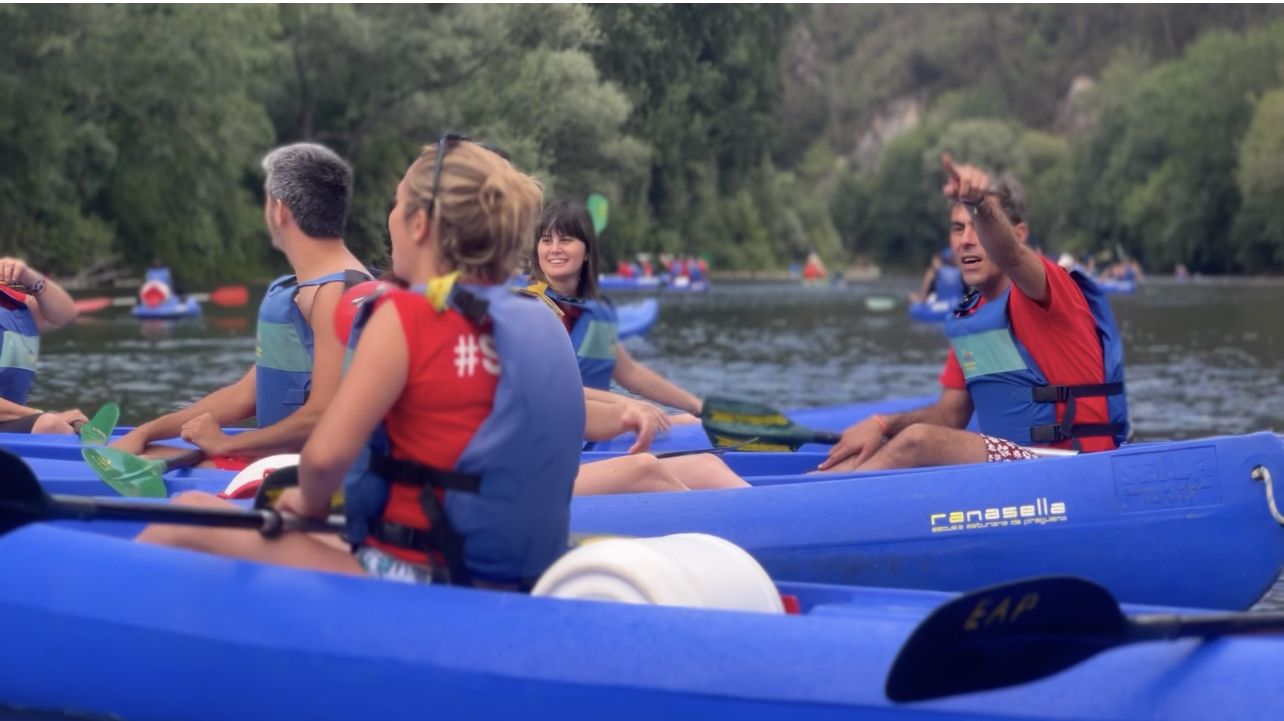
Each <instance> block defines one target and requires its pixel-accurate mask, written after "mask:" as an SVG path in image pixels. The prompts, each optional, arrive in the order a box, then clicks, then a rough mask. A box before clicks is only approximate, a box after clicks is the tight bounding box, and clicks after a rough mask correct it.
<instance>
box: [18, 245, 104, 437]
mask: <svg viewBox="0 0 1284 721" xmlns="http://www.w3.org/2000/svg"><path fill="white" fill-rule="evenodd" d="M76 315H77V312H76V305H75V303H74V302H72V300H71V296H69V295H67V291H65V290H63V289H62V286H60V285H58V284H57V283H55V282H53V281H52V280H50V279H48V278H46V277H45V276H43V275H41V274H40V273H38V272H36V270H35V269H34V268H32V267H31V266H29V265H27V264H26V263H25V262H24V261H22V260H20V259H18V258H9V257H5V258H0V331H2V332H3V340H2V341H0V433H71V432H72V427H71V424H73V423H77V422H79V423H84V422H85V421H86V420H87V419H86V418H85V415H84V414H83V413H81V412H80V411H78V410H70V411H61V412H57V413H45V412H44V411H42V410H40V409H38V408H32V407H30V406H28V405H27V396H28V395H30V393H31V385H32V383H34V382H35V379H36V362H37V361H38V360H39V358H40V333H41V332H42V331H45V330H52V329H54V328H61V327H63V326H64V325H66V324H68V323H70V322H71V321H73V320H75V319H76Z"/></svg>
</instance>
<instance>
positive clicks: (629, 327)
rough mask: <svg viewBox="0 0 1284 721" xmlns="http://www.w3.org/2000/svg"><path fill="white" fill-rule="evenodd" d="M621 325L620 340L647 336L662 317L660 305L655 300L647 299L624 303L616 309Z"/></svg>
mask: <svg viewBox="0 0 1284 721" xmlns="http://www.w3.org/2000/svg"><path fill="white" fill-rule="evenodd" d="M615 312H616V315H617V317H618V319H619V324H620V326H619V327H620V338H629V337H631V336H640V335H646V332H647V331H649V330H651V326H653V325H655V319H656V318H658V317H659V316H660V303H659V301H657V300H656V299H655V298H645V299H643V300H640V301H638V302H636V303H623V304H621V305H619V306H617V307H616V309H615Z"/></svg>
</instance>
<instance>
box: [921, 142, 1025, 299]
mask: <svg viewBox="0 0 1284 721" xmlns="http://www.w3.org/2000/svg"><path fill="white" fill-rule="evenodd" d="M941 165H942V166H944V167H945V172H946V173H947V174H948V176H949V178H948V180H947V181H946V183H945V187H944V188H943V189H942V190H943V192H944V193H945V195H946V196H948V197H950V198H953V199H955V200H958V201H959V202H961V203H963V204H965V205H968V206H969V207H970V208H972V209H973V212H972V226H973V228H975V229H976V237H977V240H979V241H980V243H981V246H982V247H984V248H985V254H986V255H987V256H988V257H989V258H990V260H992V261H993V262H994V264H995V265H997V266H998V267H999V270H1001V271H1003V274H1004V275H1006V276H1007V277H1008V278H1010V279H1012V282H1013V283H1016V286H1017V287H1018V288H1020V289H1021V292H1022V293H1024V294H1026V295H1027V296H1028V297H1030V298H1032V299H1033V300H1035V301H1036V302H1038V303H1046V302H1047V301H1048V298H1049V297H1050V292H1049V290H1048V272H1047V269H1046V268H1044V266H1043V261H1042V260H1041V259H1040V258H1039V254H1038V253H1036V252H1034V251H1033V250H1030V248H1029V246H1027V245H1026V244H1025V224H1024V223H1022V224H1020V225H1019V226H1013V225H1012V223H1011V222H1010V221H1009V220H1008V217H1007V216H1006V215H1004V214H1003V210H1002V209H1001V208H1000V207H999V203H998V201H997V200H996V199H995V198H994V195H993V193H992V192H991V191H990V178H989V176H987V175H986V174H985V172H983V171H982V170H980V169H979V168H976V167H974V166H971V165H955V164H954V159H953V158H951V157H950V155H949V153H946V154H945V155H943V156H941Z"/></svg>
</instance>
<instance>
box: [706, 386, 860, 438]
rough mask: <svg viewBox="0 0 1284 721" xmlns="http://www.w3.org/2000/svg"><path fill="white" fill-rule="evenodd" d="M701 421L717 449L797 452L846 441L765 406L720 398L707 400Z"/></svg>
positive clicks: (713, 397) (835, 434) (837, 434)
mask: <svg viewBox="0 0 1284 721" xmlns="http://www.w3.org/2000/svg"><path fill="white" fill-rule="evenodd" d="M700 421H701V423H703V424H704V432H705V435H707V436H709V442H710V443H712V444H713V445H714V446H715V447H723V446H730V445H736V444H740V446H741V447H740V450H743V451H784V450H789V451H796V450H798V448H799V447H801V446H803V445H805V444H807V443H830V444H832V443H837V442H838V440H839V439H840V438H841V437H842V435H841V434H839V433H833V432H830V431H816V430H812V429H811V428H808V427H806V426H802V425H799V424H797V423H794V422H793V421H791V420H789V419H788V418H786V417H785V415H784V414H783V413H781V412H780V411H779V410H777V409H775V408H772V407H771V406H768V405H764V404H762V403H754V402H753V401H744V400H738V399H734V398H722V397H717V396H710V397H708V398H705V399H704V405H703V407H702V408H701V411H700ZM754 439H756V440H754Z"/></svg>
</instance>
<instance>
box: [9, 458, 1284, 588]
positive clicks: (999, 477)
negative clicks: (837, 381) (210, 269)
mask: <svg viewBox="0 0 1284 721" xmlns="http://www.w3.org/2000/svg"><path fill="white" fill-rule="evenodd" d="M5 445H6V447H8V448H9V450H11V451H12V452H14V453H18V454H20V455H22V456H23V457H24V459H25V460H26V461H27V463H28V464H29V465H31V466H32V468H33V470H34V471H35V472H36V475H37V477H39V478H40V479H41V481H42V483H43V485H44V486H45V488H46V489H47V490H49V491H50V492H56V493H71V494H77V495H107V494H111V493H112V491H111V490H110V489H109V488H108V487H107V486H106V485H105V484H103V483H102V482H101V481H99V480H98V479H97V478H96V477H95V476H93V475H92V473H91V472H90V470H89V468H88V467H87V466H86V465H85V464H84V463H82V462H80V461H79V451H78V450H76V449H75V448H74V447H70V446H66V445H64V446H58V445H56V444H39V443H37V444H30V445H22V444H20V443H9V442H6V443H5ZM602 457H605V456H603V455H601V454H591V453H589V454H585V460H586V461H591V460H597V459H600V458H602ZM822 457H823V456H822V455H821V454H820V453H815V452H800V453H793V454H788V453H729V454H727V455H726V460H727V463H728V464H729V465H730V466H731V467H732V468H733V469H734V470H736V471H737V472H738V473H740V474H741V475H743V476H746V477H747V478H748V480H749V481H750V483H751V484H752V485H753V487H751V488H746V489H739V490H724V491H701V492H695V493H671V494H665V493H652V494H638V495H615V496H590V497H579V498H576V499H575V500H574V502H573V504H572V528H573V530H575V531H576V532H578V533H586V534H594V533H607V534H623V535H633V536H659V535H667V534H671V533H681V532H689V531H699V532H704V533H711V534H713V535H717V536H721V537H723V538H726V539H727V540H729V541H731V542H733V543H735V544H737V545H739V546H741V547H742V548H744V549H745V550H747V551H749V552H750V553H751V554H753V556H754V557H755V558H756V559H757V560H758V561H759V562H760V563H762V564H763V566H764V567H765V568H766V569H767V571H768V572H769V573H771V575H772V576H773V577H775V578H778V579H788V580H791V581H807V582H818V583H842V584H855V585H875V586H889V587H899V588H920V589H933V590H948V591H956V590H963V589H968V588H973V587H976V586H978V585H985V584H988V583H993V582H997V581H1001V580H1004V579H1008V578H1012V577H1018V576H1030V575H1039V574H1044V573H1064V574H1070V575H1076V576H1083V577H1086V578H1089V579H1092V580H1094V581H1097V582H1098V583H1101V584H1103V585H1105V586H1106V587H1107V588H1109V589H1110V590H1111V592H1113V593H1114V594H1115V595H1116V596H1118V597H1119V598H1121V599H1123V600H1125V601H1130V602H1135V603H1156V604H1165V605H1180V606H1196V607H1204V608H1226V609H1242V608H1247V607H1248V606H1249V605H1251V604H1252V603H1253V602H1254V601H1256V600H1257V599H1258V598H1260V597H1261V596H1262V594H1263V593H1264V592H1265V591H1266V589H1267V588H1268V587H1269V586H1270V585H1271V583H1272V582H1273V581H1274V579H1275V577H1276V574H1277V573H1278V572H1279V569H1280V565H1281V559H1284V528H1282V527H1281V526H1280V524H1278V523H1276V522H1275V521H1274V520H1272V518H1271V514H1270V512H1269V504H1268V501H1267V491H1266V488H1265V487H1264V482H1263V481H1260V480H1255V479H1254V478H1253V474H1254V471H1255V469H1257V468H1258V467H1259V466H1260V467H1262V468H1264V469H1266V470H1268V471H1269V472H1270V474H1272V476H1273V477H1274V478H1281V479H1284V443H1282V442H1281V440H1280V438H1279V437H1278V436H1276V435H1274V434H1271V433H1257V434H1252V435H1246V436H1228V437H1221V438H1211V439H1202V440H1195V441H1180V442H1165V443H1146V444H1136V445H1129V446H1126V447H1125V448H1123V449H1121V450H1118V451H1113V452H1110V453H1095V454H1086V455H1081V456H1074V457H1068V458H1046V459H1040V460H1035V461H1024V462H1014V463H1003V464H993V465H972V466H951V467H943V468H924V469H909V470H901V471H886V472H880V473H865V474H860V473H856V474H825V475H807V474H806V472H807V471H809V470H811V469H813V468H815V467H816V464H817V463H819V461H820V459H821V458H822ZM233 475H234V474H233V473H231V472H229V471H219V470H216V469H194V470H180V471H174V472H171V473H170V474H169V475H167V476H166V479H167V482H168V484H169V490H170V492H171V493H174V492H178V491H182V490H192V489H196V490H205V491H210V492H217V491H220V490H222V489H223V488H225V487H226V486H227V484H228V482H229V481H230V480H231V479H232V477H233ZM1279 495H1284V493H1282V494H1279ZM136 530H137V529H136V528H134V529H126V530H123V531H118V532H121V533H126V534H128V533H133V532H136ZM1227 559H1234V562H1233V563H1230V562H1228V561H1227Z"/></svg>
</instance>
